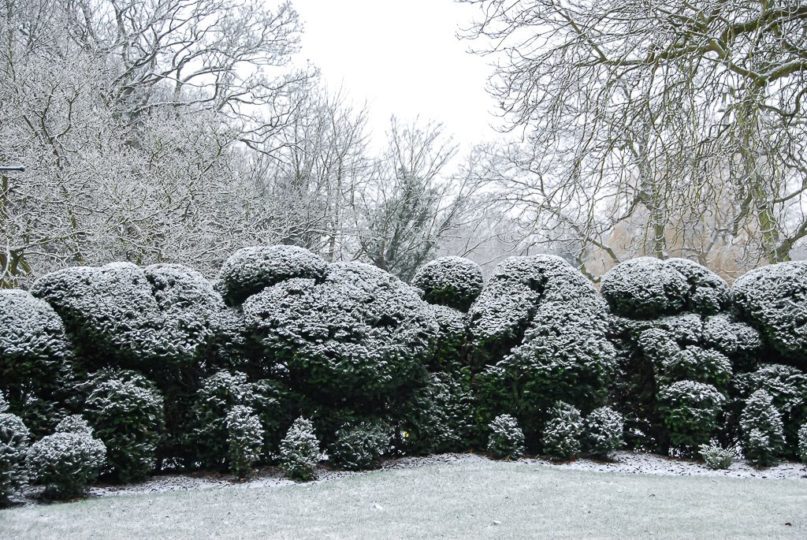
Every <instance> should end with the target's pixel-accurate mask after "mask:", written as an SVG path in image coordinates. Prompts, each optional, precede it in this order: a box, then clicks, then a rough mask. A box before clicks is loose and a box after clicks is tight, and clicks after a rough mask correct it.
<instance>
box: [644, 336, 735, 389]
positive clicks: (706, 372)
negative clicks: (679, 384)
mask: <svg viewBox="0 0 807 540" xmlns="http://www.w3.org/2000/svg"><path fill="white" fill-rule="evenodd" d="M657 367H658V375H657V377H656V380H657V381H658V383H659V384H662V385H663V384H672V383H674V382H676V381H681V380H690V381H697V382H702V383H707V384H711V385H713V386H715V387H716V388H720V389H725V388H726V387H727V386H728V384H729V381H730V380H731V376H732V371H733V370H732V367H731V361H730V360H729V359H728V358H726V356H725V355H724V354H723V353H721V352H719V351H716V350H714V349H702V348H700V347H698V346H697V345H689V346H687V347H685V348H684V349H682V350H679V351H677V352H675V353H674V354H673V355H672V356H667V357H665V358H662V359H661V361H660V363H659V364H657Z"/></svg>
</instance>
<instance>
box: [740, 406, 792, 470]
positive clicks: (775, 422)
mask: <svg viewBox="0 0 807 540" xmlns="http://www.w3.org/2000/svg"><path fill="white" fill-rule="evenodd" d="M740 429H741V433H742V444H743V453H744V454H745V457H746V459H748V461H750V462H751V463H754V464H756V465H760V466H767V465H773V464H774V463H776V461H777V460H778V458H779V456H780V455H781V454H782V451H783V450H784V443H785V440H784V428H783V426H782V416H781V415H780V414H779V411H777V410H776V407H774V405H773V398H772V397H771V395H770V394H769V393H768V392H766V391H765V390H757V391H756V392H754V393H753V394H751V395H750V396H749V397H748V399H747V400H746V401H745V408H744V409H743V412H742V416H741V417H740Z"/></svg>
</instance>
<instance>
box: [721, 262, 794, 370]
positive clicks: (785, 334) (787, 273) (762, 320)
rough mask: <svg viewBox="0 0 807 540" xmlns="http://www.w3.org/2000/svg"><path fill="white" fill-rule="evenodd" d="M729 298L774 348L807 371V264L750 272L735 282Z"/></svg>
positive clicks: (788, 263) (792, 263)
mask: <svg viewBox="0 0 807 540" xmlns="http://www.w3.org/2000/svg"><path fill="white" fill-rule="evenodd" d="M731 297H732V301H733V304H734V307H735V309H736V310H737V312H738V313H739V315H740V317H741V318H743V319H744V320H746V321H748V322H749V323H751V324H752V325H754V326H755V327H756V328H757V329H758V330H759V331H760V333H761V334H762V336H763V337H764V338H765V340H766V342H767V343H768V344H769V345H770V346H771V347H772V348H773V349H775V350H776V351H777V352H778V353H779V354H781V355H783V356H785V357H787V358H789V359H792V360H794V361H796V362H798V364H799V365H800V366H801V367H802V368H807V262H805V261H792V262H784V263H779V264H772V265H769V266H763V267H762V268H757V269H756V270H752V271H750V272H748V273H747V274H745V275H743V276H741V277H740V278H739V279H738V280H737V281H735V282H734V285H733V286H732V289H731Z"/></svg>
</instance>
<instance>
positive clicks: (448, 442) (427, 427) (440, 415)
mask: <svg viewBox="0 0 807 540" xmlns="http://www.w3.org/2000/svg"><path fill="white" fill-rule="evenodd" d="M473 415H474V398H473V395H472V393H471V390H470V385H469V384H468V383H467V382H466V380H465V378H464V377H462V376H458V375H452V374H448V373H435V374H432V375H431V376H430V378H429V383H428V384H427V385H426V386H424V387H423V388H419V389H418V390H416V391H415V393H414V394H413V396H412V397H411V398H410V399H409V400H407V401H406V402H405V404H404V405H403V407H402V409H401V412H400V416H399V418H400V431H401V439H402V443H403V450H404V452H406V453H408V454H421V455H426V454H439V453H444V452H460V451H463V450H467V449H468V448H469V447H470V446H471V434H472V432H473V429H474V418H473Z"/></svg>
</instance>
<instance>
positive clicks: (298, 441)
mask: <svg viewBox="0 0 807 540" xmlns="http://www.w3.org/2000/svg"><path fill="white" fill-rule="evenodd" d="M279 454H280V468H281V469H282V470H283V472H284V473H285V474H286V476H288V477H289V478H292V479H294V480H302V481H307V480H313V479H314V478H316V466H317V463H318V462H319V458H320V453H319V440H318V439H317V435H316V433H315V432H314V425H313V424H312V423H311V420H308V419H307V418H303V417H302V416H301V417H299V418H297V419H296V420H295V421H294V422H293V423H292V425H291V427H290V428H289V430H288V432H287V433H286V436H285V437H283V440H282V441H280V450H279Z"/></svg>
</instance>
